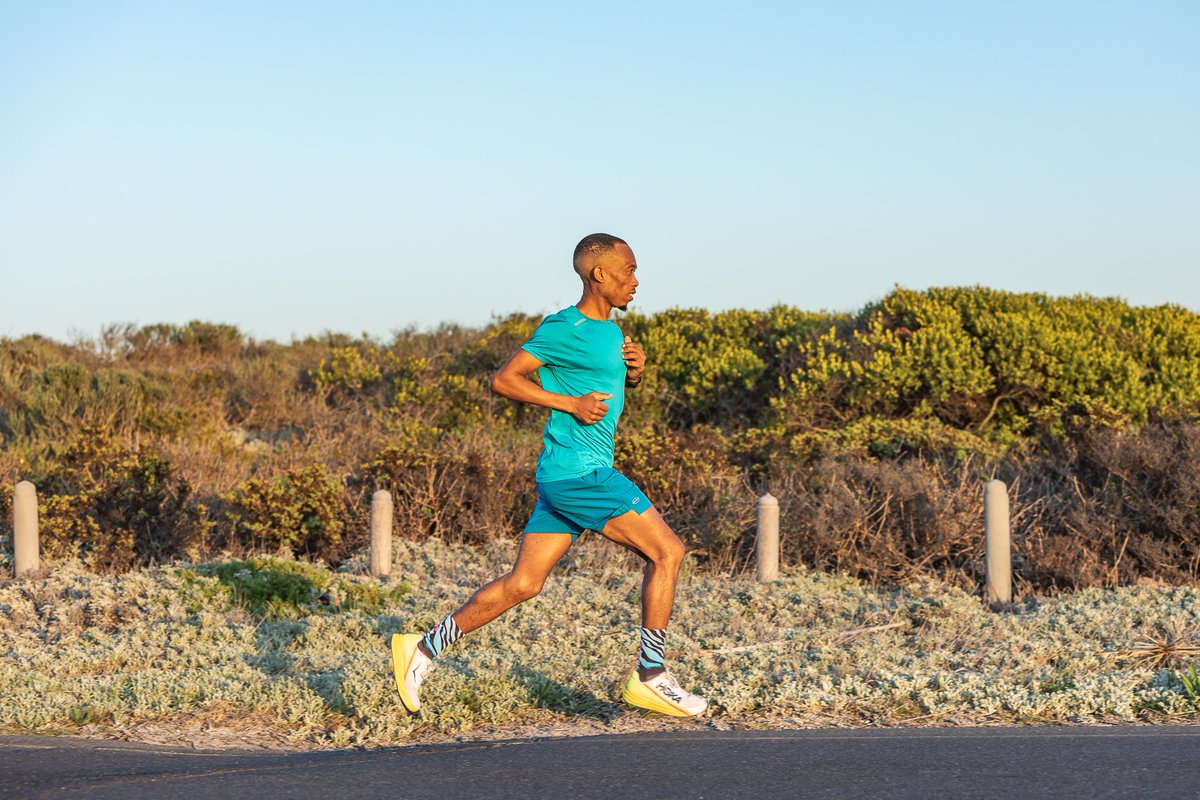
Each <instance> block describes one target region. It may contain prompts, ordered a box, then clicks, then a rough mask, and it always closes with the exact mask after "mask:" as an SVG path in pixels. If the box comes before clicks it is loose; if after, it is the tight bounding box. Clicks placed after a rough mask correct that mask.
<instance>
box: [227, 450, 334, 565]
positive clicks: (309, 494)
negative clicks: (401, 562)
mask: <svg viewBox="0 0 1200 800" xmlns="http://www.w3.org/2000/svg"><path fill="white" fill-rule="evenodd" d="M343 490H344V486H343V484H342V482H341V481H340V480H339V479H338V478H336V477H335V476H333V475H332V474H330V472H329V470H328V469H327V468H326V467H325V466H324V465H322V464H309V465H307V466H303V467H298V468H295V469H290V470H288V471H287V472H286V473H284V474H283V475H281V476H278V477H275V478H251V479H249V480H247V481H245V482H244V483H242V484H241V485H240V486H238V487H236V488H235V489H234V490H233V491H232V492H229V493H228V494H226V495H225V496H224V498H223V499H224V500H225V501H226V502H227V503H228V504H229V507H228V510H227V511H226V516H227V518H228V520H229V521H230V522H231V523H232V525H233V528H234V532H235V535H236V536H237V537H238V538H239V539H240V540H241V541H242V543H243V544H245V545H247V546H250V547H252V548H255V549H257V550H260V551H261V550H267V551H274V552H282V553H290V554H305V555H324V554H329V553H333V552H336V549H337V546H338V544H339V543H340V541H341V538H342V530H343V529H344V528H345V509H344V497H343Z"/></svg>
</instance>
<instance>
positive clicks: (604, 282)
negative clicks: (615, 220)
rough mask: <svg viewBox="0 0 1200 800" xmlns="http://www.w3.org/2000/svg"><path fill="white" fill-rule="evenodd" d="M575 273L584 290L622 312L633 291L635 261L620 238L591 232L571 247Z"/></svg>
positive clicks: (631, 252)
mask: <svg viewBox="0 0 1200 800" xmlns="http://www.w3.org/2000/svg"><path fill="white" fill-rule="evenodd" d="M574 261H575V272H576V273H577V274H578V275H579V277H580V279H581V280H582V281H583V287H584V291H593V292H596V293H598V294H600V296H602V297H603V298H604V299H605V300H607V301H608V303H609V305H611V306H613V307H614V308H619V309H621V310H622V311H625V310H627V309H628V308H629V303H630V301H631V300H633V295H634V293H635V292H636V291H637V287H638V280H637V276H636V275H635V274H634V273H635V272H636V271H637V259H635V258H634V257H633V250H631V249H630V248H629V245H628V244H627V243H626V242H625V240H624V239H618V238H617V237H616V236H612V235H610V234H607V233H591V234H588V235H587V236H585V237H583V238H582V239H580V240H579V244H577V245H575V259H574Z"/></svg>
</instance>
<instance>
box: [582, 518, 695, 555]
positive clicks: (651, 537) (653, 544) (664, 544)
mask: <svg viewBox="0 0 1200 800" xmlns="http://www.w3.org/2000/svg"><path fill="white" fill-rule="evenodd" d="M600 534H601V535H602V536H604V538H606V539H611V540H612V541H614V542H616V543H617V544H619V545H623V546H624V547H628V548H630V549H631V550H636V551H638V552H639V553H641V554H642V555H643V556H645V557H646V558H649V559H650V560H651V561H658V560H659V559H661V558H662V557H664V556H665V555H666V554H667V553H669V552H671V551H672V550H675V549H677V548H679V547H681V546H682V542H680V540H679V537H678V536H676V535H675V532H674V531H673V530H671V526H669V525H668V524H667V522H666V520H664V519H663V518H662V515H661V514H659V513H658V509H657V508H650V509H647V510H646V511H643V512H641V513H640V514H639V513H638V512H637V511H626V512H625V513H624V514H622V515H621V516H619V517H613V518H612V519H610V520H609V521H608V524H607V525H605V526H604V530H602V531H600Z"/></svg>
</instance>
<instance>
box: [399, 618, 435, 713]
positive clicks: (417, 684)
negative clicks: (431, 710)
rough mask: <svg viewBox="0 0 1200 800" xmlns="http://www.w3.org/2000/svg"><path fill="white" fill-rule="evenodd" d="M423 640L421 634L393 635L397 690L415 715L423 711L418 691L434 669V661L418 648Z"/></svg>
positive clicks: (402, 700) (405, 705)
mask: <svg viewBox="0 0 1200 800" xmlns="http://www.w3.org/2000/svg"><path fill="white" fill-rule="evenodd" d="M422 638H424V637H422V636H421V634H419V633H405V634H400V633H393V634H392V674H393V675H395V676H396V690H397V691H399V692H400V700H401V702H403V703H404V707H405V708H407V709H408V710H409V711H411V712H412V713H413V714H416V713H417V712H418V711H420V710H421V700H420V698H419V697H417V690H418V689H420V688H421V684H422V683H423V682H424V681H425V676H426V675H428V674H429V673H430V671H431V670H432V669H433V660H432V659H431V658H430V657H429V656H427V655H425V653H424V652H422V650H421V648H419V647H417V645H418V644H420V642H421V639H422Z"/></svg>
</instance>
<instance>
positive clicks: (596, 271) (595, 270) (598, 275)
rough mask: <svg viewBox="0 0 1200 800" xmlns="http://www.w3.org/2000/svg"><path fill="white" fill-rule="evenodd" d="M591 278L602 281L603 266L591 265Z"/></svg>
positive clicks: (598, 281) (597, 281)
mask: <svg viewBox="0 0 1200 800" xmlns="http://www.w3.org/2000/svg"><path fill="white" fill-rule="evenodd" d="M592 280H593V281H595V282H596V283H604V267H602V266H600V265H599V264H597V265H596V266H594V267H592Z"/></svg>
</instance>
